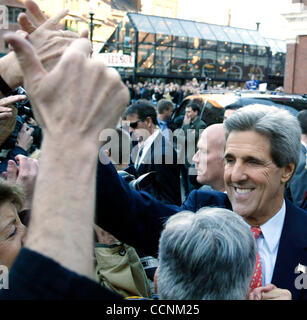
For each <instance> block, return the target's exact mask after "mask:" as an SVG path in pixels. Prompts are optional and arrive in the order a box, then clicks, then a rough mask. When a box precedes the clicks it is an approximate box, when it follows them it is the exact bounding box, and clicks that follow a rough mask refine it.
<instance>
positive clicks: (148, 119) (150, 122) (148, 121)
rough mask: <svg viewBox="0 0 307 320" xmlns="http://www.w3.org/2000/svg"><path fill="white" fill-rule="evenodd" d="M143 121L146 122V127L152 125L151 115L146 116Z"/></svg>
mask: <svg viewBox="0 0 307 320" xmlns="http://www.w3.org/2000/svg"><path fill="white" fill-rule="evenodd" d="M145 121H146V122H147V125H148V127H149V128H151V127H152V125H153V122H152V119H151V117H147V118H146V119H145Z"/></svg>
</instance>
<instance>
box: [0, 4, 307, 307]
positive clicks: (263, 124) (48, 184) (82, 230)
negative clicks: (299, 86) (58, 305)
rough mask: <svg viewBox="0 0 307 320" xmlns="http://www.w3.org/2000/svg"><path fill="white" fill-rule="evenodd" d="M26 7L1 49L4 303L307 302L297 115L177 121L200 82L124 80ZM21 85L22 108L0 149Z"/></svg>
mask: <svg viewBox="0 0 307 320" xmlns="http://www.w3.org/2000/svg"><path fill="white" fill-rule="evenodd" d="M25 6H26V7H27V12H25V13H22V14H20V16H19V19H18V21H19V25H20V29H21V30H20V31H18V32H17V33H8V34H7V35H6V36H5V40H6V41H7V43H8V44H9V45H10V46H11V48H12V51H11V52H10V53H9V54H8V55H6V56H4V57H2V58H1V59H0V98H1V99H0V126H1V125H2V124H8V125H7V126H3V128H4V127H6V128H7V130H6V131H5V130H4V131H5V133H4V134H3V141H1V148H2V149H1V150H2V151H3V154H2V156H3V169H2V171H1V173H2V179H1V180H0V235H1V237H0V265H1V266H5V267H6V268H8V269H9V279H8V283H9V286H10V288H9V289H7V288H1V289H0V299H4V300H10V299H27V300H29V299H53V300H54V299H56V300H65V299H69V300H71V299H95V300H97V299H101V300H108V301H109V300H112V301H121V300H122V299H123V298H124V297H126V298H129V297H131V296H138V297H139V298H141V299H162V300H164V299H165V300H245V299H247V300H272V299H275V300H289V299H293V300H306V299H307V287H306V277H305V275H306V269H307V267H306V266H307V251H306V248H307V232H306V230H307V211H306V210H307V186H306V182H307V179H306V173H307V159H306V149H307V127H306V125H307V110H304V111H301V112H299V113H298V115H297V117H295V116H294V115H292V114H290V113H289V112H288V111H286V110H281V109H279V108H276V107H273V106H265V105H250V106H247V107H241V108H239V109H238V110H235V109H229V110H228V111H227V116H226V113H225V120H224V122H223V123H216V124H212V125H208V126H207V124H206V123H205V122H204V121H202V120H201V119H200V117H199V115H200V109H199V106H198V105H194V104H189V105H187V106H186V109H185V116H184V118H183V119H181V120H182V121H181V122H176V119H175V120H174V119H172V117H171V116H172V112H173V108H174V105H176V104H179V103H180V101H181V100H182V99H183V97H184V96H185V95H187V94H189V93H197V92H198V90H202V89H203V88H204V86H205V84H200V85H199V84H198V83H197V81H194V80H193V81H192V82H189V83H187V84H186V85H185V86H183V87H180V86H179V85H177V84H169V85H159V84H157V85H152V84H151V83H146V84H144V86H143V85H141V84H138V85H136V86H134V87H133V86H132V85H130V84H129V83H126V85H125V84H124V83H123V82H122V80H121V78H120V76H119V74H118V73H117V71H115V70H114V69H112V68H109V67H107V66H106V65H104V64H103V62H102V61H101V60H100V59H99V57H97V56H96V57H95V56H92V55H91V52H92V48H91V43H90V41H89V40H88V39H87V36H88V35H87V33H83V34H82V35H81V36H79V35H77V34H75V33H74V32H71V31H67V30H66V31H63V30H61V29H60V28H59V23H60V21H61V19H62V18H63V17H65V16H66V14H67V13H68V11H67V10H63V11H61V12H59V13H58V14H57V15H55V16H54V17H51V18H49V19H47V18H46V17H45V16H44V14H43V13H42V11H41V10H40V8H39V7H38V6H37V4H36V3H35V2H34V1H32V0H26V1H25ZM29 14H30V15H29ZM30 17H31V18H30ZM19 86H23V87H24V88H25V89H26V92H27V95H28V97H29V100H30V102H31V108H32V111H33V117H30V118H31V119H30V122H31V124H30V123H29V119H28V120H27V121H24V123H23V124H22V127H21V128H20V131H19V132H18V133H17V135H16V136H17V138H16V139H15V140H14V142H13V143H12V145H11V147H10V149H4V148H3V144H4V143H5V141H6V140H7V139H8V137H9V136H11V134H12V132H13V131H14V127H15V125H16V123H17V118H18V110H16V108H15V107H13V106H12V104H13V103H16V102H18V101H20V100H24V99H25V98H26V97H25V96H22V95H12V93H13V90H14V89H16V88H18V87H19ZM129 91H130V93H129ZM17 109H18V108H17ZM34 119H35V120H34ZM35 127H39V129H40V130H41V131H42V139H41V141H40V143H39V144H38V147H37V148H36V150H35V152H34V153H33V152H32V151H33V150H31V146H32V144H33V131H34V130H36V129H35ZM191 145H193V146H196V148H195V150H194V153H193V154H190V153H189V152H188V151H187V150H188V149H189V147H190V146H191ZM192 149H194V148H192ZM1 163H2V162H1ZM192 171H194V173H195V175H194V179H193V178H192V175H191V174H190V173H191V172H192ZM93 239H95V240H94V241H93ZM93 254H94V259H93ZM29 266H31V267H29ZM42 270H43V272H42ZM46 275H48V276H46Z"/></svg>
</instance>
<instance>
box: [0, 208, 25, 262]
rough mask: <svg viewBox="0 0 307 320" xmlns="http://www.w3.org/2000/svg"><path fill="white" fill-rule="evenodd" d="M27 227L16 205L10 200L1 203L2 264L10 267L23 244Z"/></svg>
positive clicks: (0, 253)
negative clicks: (22, 221)
mask: <svg viewBox="0 0 307 320" xmlns="http://www.w3.org/2000/svg"><path fill="white" fill-rule="evenodd" d="M25 234H26V228H25V226H24V225H23V224H22V223H21V221H20V219H19V217H18V214H17V210H16V207H15V206H14V205H13V204H12V203H10V202H4V203H3V204H1V205H0V265H5V266H7V267H8V268H10V267H11V266H12V265H13V263H14V261H15V259H16V257H17V255H18V253H19V251H20V249H21V247H22V245H23V240H24V237H25Z"/></svg>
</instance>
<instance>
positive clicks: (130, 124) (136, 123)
mask: <svg viewBox="0 0 307 320" xmlns="http://www.w3.org/2000/svg"><path fill="white" fill-rule="evenodd" d="M140 121H142V120H137V121H134V122H130V123H129V126H130V128H132V129H136V127H137V126H138V123H139V122H140Z"/></svg>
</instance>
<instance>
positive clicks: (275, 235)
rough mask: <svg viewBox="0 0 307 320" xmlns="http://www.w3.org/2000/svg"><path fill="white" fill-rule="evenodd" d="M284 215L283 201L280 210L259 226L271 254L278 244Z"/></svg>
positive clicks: (284, 204) (284, 206)
mask: <svg viewBox="0 0 307 320" xmlns="http://www.w3.org/2000/svg"><path fill="white" fill-rule="evenodd" d="M285 215H286V202H285V200H284V201H283V204H282V207H281V209H280V210H279V211H278V212H277V213H276V214H275V215H274V216H273V217H272V218H271V219H269V220H268V221H267V222H266V223H264V224H263V225H261V226H260V227H261V231H262V235H263V237H264V241H265V242H266V243H267V245H268V247H269V249H270V251H271V252H273V251H274V250H275V248H276V246H278V244H279V240H280V236H281V231H282V228H283V225H284V221H285Z"/></svg>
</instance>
